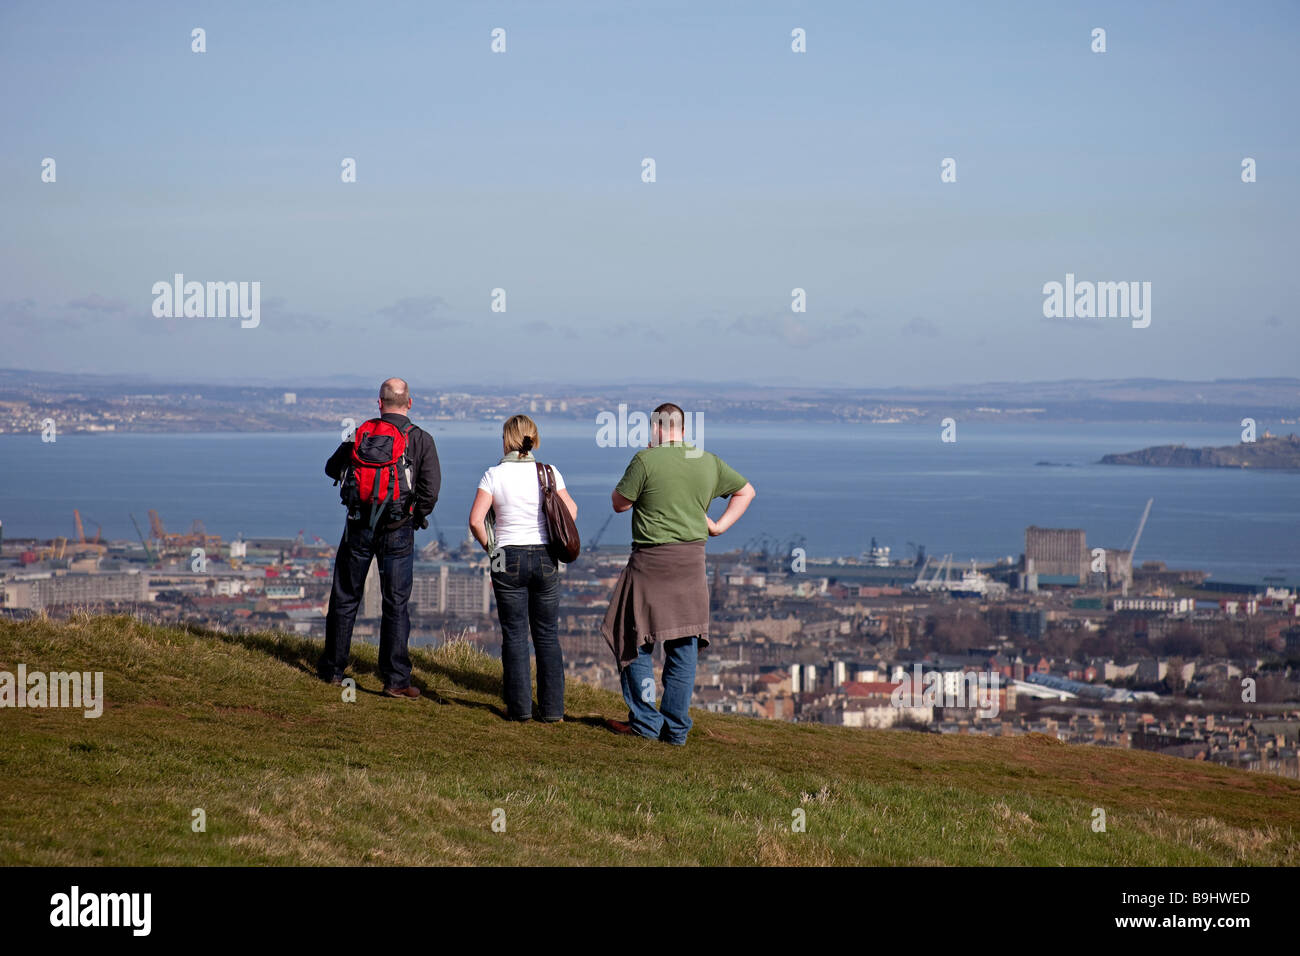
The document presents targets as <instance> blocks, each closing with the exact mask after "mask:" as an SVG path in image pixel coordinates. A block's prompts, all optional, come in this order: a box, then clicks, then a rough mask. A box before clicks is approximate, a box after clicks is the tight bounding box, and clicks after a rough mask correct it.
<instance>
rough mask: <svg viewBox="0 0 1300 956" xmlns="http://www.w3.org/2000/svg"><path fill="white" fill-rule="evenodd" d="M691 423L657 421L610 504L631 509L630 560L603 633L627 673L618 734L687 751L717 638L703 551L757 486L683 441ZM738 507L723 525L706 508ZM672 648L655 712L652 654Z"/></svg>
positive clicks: (677, 412) (671, 414)
mask: <svg viewBox="0 0 1300 956" xmlns="http://www.w3.org/2000/svg"><path fill="white" fill-rule="evenodd" d="M684 421H685V415H684V414H683V412H682V410H681V408H679V407H678V406H677V405H674V404H672V403H666V404H663V405H660V406H659V407H658V408H656V409H655V410H654V414H653V415H652V416H651V420H650V447H649V448H645V449H643V450H642V451H639V452H637V453H636V456H635V457H633V459H632V461H631V462H630V463H629V464H628V466H627V471H626V472H624V474H623V478H622V480H621V481H620V482H619V483H618V486H617V487H616V488H615V489H614V492H613V494H612V495H611V496H610V497H611V501H612V502H613V505H614V510H615V511H616V512H624V511H627V510H628V509H632V556H631V557H630V558H629V559H628V563H627V567H626V568H624V569H623V573H622V575H620V576H619V579H618V584H617V585H615V588H614V596H613V598H612V599H611V600H610V603H609V610H608V611H607V612H606V614H605V621H604V624H603V626H602V628H601V632H602V633H603V634H604V636H605V640H606V641H607V642H608V643H609V645H610V648H611V649H612V650H613V651H614V656H615V658H616V659H617V661H618V664H619V668H620V680H621V683H622V685H623V697H624V699H625V700H626V701H627V705H628V719H627V723H623V722H622V721H610V722H609V723H610V727H611V728H612V729H613V730H615V731H617V732H618V733H624V734H640V735H641V736H643V737H650V738H652V739H656V740H664V741H666V742H668V743H672V744H679V745H682V744H685V743H686V735H687V733H688V732H689V731H690V729H691V723H692V722H691V718H690V716H689V710H690V704H691V695H692V693H693V692H694V689H695V665H696V661H697V657H698V650H699V647H700V646H702V645H707V644H708V642H709V640H708V634H709V586H708V577H707V573H706V571H705V564H704V543H705V541H707V540H708V539H709V538H710V537H712V536H714V535H719V534H722V533H723V532H724V531H726V530H727V529H728V528H730V527H731V526H732V525H733V524H735V523H736V521H737V520H738V519H739V518H740V516H741V515H742V514H744V513H745V509H746V508H748V507H749V503H750V502H751V501H753V500H754V486H753V485H751V484H750V483H749V482H748V481H746V480H745V479H744V477H743V476H742V475H741V474H740V473H739V472H737V471H736V470H735V469H734V468H732V467H731V466H730V465H728V464H727V463H726V462H724V461H723V460H722V459H721V458H719V457H718V456H717V455H714V454H712V453H711V452H704V451H702V450H701V449H699V448H696V447H694V446H691V445H688V444H686V442H685V441H684V440H683V423H684ZM714 498H730V499H731V500H730V502H729V503H728V504H727V508H726V510H725V511H724V512H723V513H722V515H721V517H719V518H718V519H717V520H716V521H715V520H713V519H712V518H710V517H709V515H708V507H709V504H710V503H711V502H712V501H713V499H714ZM656 641H662V642H663V645H664V668H663V687H664V691H663V699H662V701H661V702H660V706H659V709H658V710H656V709H655V706H654V704H655V693H654V692H655V682H654V667H653V653H654V644H655V642H656Z"/></svg>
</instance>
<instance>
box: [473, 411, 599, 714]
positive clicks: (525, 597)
mask: <svg viewBox="0 0 1300 956" xmlns="http://www.w3.org/2000/svg"><path fill="white" fill-rule="evenodd" d="M539 444H541V442H540V440H539V438H538V435H537V425H536V423H534V422H533V420H532V419H531V418H529V417H528V416H527V415H516V416H514V417H513V418H511V419H510V420H509V421H507V422H506V423H505V427H503V428H502V429H501V448H502V451H503V452H505V454H504V456H503V457H502V459H501V461H500V462H499V463H498V464H496V465H493V466H492V467H491V468H489V469H488V470H487V471H486V472H484V474H483V479H482V480H481V481H480V482H479V483H478V494H477V495H475V497H474V507H473V508H472V509H470V513H469V529H470V533H472V534H473V535H474V540H476V541H477V542H478V543H479V544H480V545H481V546H482V547H483V549H484V550H485V551H488V553H489V554H491V556H492V591H493V593H494V594H495V595H496V599H497V616H498V617H499V618H500V620H501V669H502V672H503V681H502V688H501V691H502V696H503V697H504V699H505V705H506V715H507V716H508V717H509V718H510V719H511V720H529V719H531V718H532V716H533V693H532V681H530V680H529V676H528V635H529V631H530V630H531V631H532V638H533V647H534V649H535V650H536V652H537V717H538V719H539V720H544V721H549V722H554V721H558V720H563V719H564V658H563V656H562V655H561V653H560V637H559V611H560V571H559V568H558V567H557V566H556V563H555V559H554V558H553V557H552V556H551V553H550V549H549V548H548V546H547V545H548V542H549V536H548V535H547V533H546V515H545V513H544V512H543V511H542V506H541V489H540V487H539V485H538V480H537V465H536V462H537V459H535V458H534V457H533V454H532V452H533V449H534V448H536V447H538V445H539ZM551 470H552V471H554V472H555V487H556V489H557V493H558V494H559V497H560V500H561V501H562V502H564V505H565V507H566V508H568V509H569V513H570V514H571V515H573V517H574V518H577V517H578V506H577V505H576V504H574V502H573V499H572V498H571V497H569V493H568V492H567V491H565V490H564V476H563V475H561V474H560V471H559V469H558V468H555V466H554V465H552V466H551ZM489 510H490V511H491V512H492V513H493V514H494V515H495V522H494V528H493V531H494V534H495V538H496V541H495V544H496V550H495V551H494V550H493V549H492V543H493V542H492V538H491V537H489V532H488V526H487V520H488V512H489Z"/></svg>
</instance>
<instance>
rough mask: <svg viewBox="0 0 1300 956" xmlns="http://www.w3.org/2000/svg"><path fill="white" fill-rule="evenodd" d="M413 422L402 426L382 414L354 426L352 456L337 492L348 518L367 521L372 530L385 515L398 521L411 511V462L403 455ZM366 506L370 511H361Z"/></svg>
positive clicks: (412, 502)
mask: <svg viewBox="0 0 1300 956" xmlns="http://www.w3.org/2000/svg"><path fill="white" fill-rule="evenodd" d="M414 427H415V425H414V424H412V423H411V422H407V423H406V425H405V426H404V427H402V428H398V427H397V426H396V425H393V424H391V423H390V422H386V421H384V420H383V419H382V418H372V419H370V420H369V421H365V422H362V423H361V424H360V425H358V426H357V430H356V435H355V436H354V438H353V442H352V460H351V461H350V462H349V463H348V465H347V467H346V468H345V469H344V471H343V487H342V488H341V489H340V490H339V496H340V497H341V498H342V499H343V504H344V506H345V507H346V508H347V509H348V520H350V521H361V520H365V521H369V523H370V529H371V530H372V531H373V530H374V528H375V526H376V525H378V524H379V521H380V519H382V518H383V517H384V516H385V515H387V516H388V519H389V520H390V521H401V520H402V519H403V518H405V517H407V516H408V515H410V513H411V509H412V508H413V507H414V504H415V498H414V496H413V495H412V494H411V462H410V460H409V459H408V458H407V457H406V436H407V435H409V434H410V432H411V429H412V428H414ZM366 508H369V514H365V513H364V511H365V509H366Z"/></svg>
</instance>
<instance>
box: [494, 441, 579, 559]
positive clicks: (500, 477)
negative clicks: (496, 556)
mask: <svg viewBox="0 0 1300 956" xmlns="http://www.w3.org/2000/svg"><path fill="white" fill-rule="evenodd" d="M551 471H553V472H554V473H555V487H556V488H557V489H558V488H563V487H564V476H563V475H561V474H560V469H558V468H556V467H555V466H554V465H552V466H551ZM478 486H479V488H481V489H482V490H483V491H486V492H487V493H488V494H490V495H491V496H492V508H493V510H494V511H496V516H497V522H496V536H497V545H498V546H499V547H502V548H504V547H506V546H507V545H525V544H547V543H548V542H549V540H550V537H549V536H548V535H547V533H546V515H544V514H543V513H542V501H541V499H542V490H541V488H539V487H538V486H537V465H536V463H535V462H531V461H504V462H502V463H501V464H499V465H493V466H492V467H491V468H489V469H488V470H487V471H485V472H484V473H483V480H482V481H480V482H479V483H478Z"/></svg>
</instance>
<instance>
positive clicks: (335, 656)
mask: <svg viewBox="0 0 1300 956" xmlns="http://www.w3.org/2000/svg"><path fill="white" fill-rule="evenodd" d="M372 558H373V559H374V560H375V561H377V562H378V563H379V590H380V592H381V594H382V596H383V623H382V624H381V625H380V628H379V676H380V677H381V678H382V679H383V681H384V686H385V687H392V688H395V689H399V690H400V689H401V688H403V687H409V686H410V684H411V658H410V655H409V654H408V653H407V651H406V642H407V639H408V638H409V637H410V636H411V612H410V609H409V607H408V606H407V602H408V601H409V600H410V597H411V571H412V569H413V568H414V567H415V528H414V527H412V525H411V524H410V523H409V522H408V523H407V524H405V525H403V526H402V527H400V528H397V529H395V530H393V531H373V532H372V531H371V530H370V529H369V528H368V527H366V526H365V525H357V524H352V525H349V527H348V529H347V530H346V531H344V532H343V540H342V541H341V542H339V553H338V555H337V557H335V559H334V590H333V591H331V592H330V608H329V613H328V614H327V615H326V617H325V653H323V654H322V655H321V659H320V663H319V664H318V665H317V670H318V671H319V673H320V676H321V677H323V678H324V679H325V680H331V679H333V678H335V677H342V676H343V671H344V670H345V669H346V668H347V666H348V652H349V650H351V648H352V625H353V623H354V622H355V621H356V619H357V608H358V607H359V606H360V605H361V596H362V591H363V589H364V588H365V584H366V574H367V573H368V572H369V571H370V561H371V559H372Z"/></svg>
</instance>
